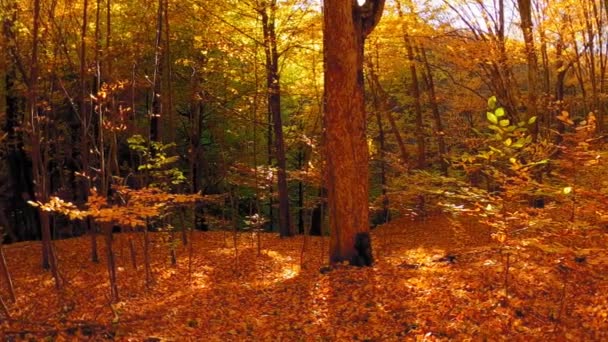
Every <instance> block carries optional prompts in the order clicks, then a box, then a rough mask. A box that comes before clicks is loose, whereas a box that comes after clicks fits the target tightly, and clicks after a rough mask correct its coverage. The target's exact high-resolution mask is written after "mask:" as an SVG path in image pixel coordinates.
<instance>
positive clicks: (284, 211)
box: [260, 0, 294, 237]
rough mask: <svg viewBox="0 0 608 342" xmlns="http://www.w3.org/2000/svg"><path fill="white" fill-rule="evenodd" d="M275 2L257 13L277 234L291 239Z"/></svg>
mask: <svg viewBox="0 0 608 342" xmlns="http://www.w3.org/2000/svg"><path fill="white" fill-rule="evenodd" d="M276 6H277V2H276V0H271V1H270V2H269V3H268V4H266V3H264V5H262V8H261V9H260V14H261V16H262V29H263V31H264V53H265V54H266V86H267V92H268V111H269V113H270V115H271V117H272V126H273V131H274V150H275V158H276V161H277V169H278V170H277V190H278V192H279V234H280V235H281V237H287V236H292V235H293V233H294V232H293V227H292V226H291V215H290V213H289V192H288V188H287V172H286V168H287V165H286V160H285V159H286V158H285V142H284V138H283V122H282V120H283V119H282V117H281V82H280V75H279V54H278V51H277V37H276V32H275V18H274V17H275V13H276Z"/></svg>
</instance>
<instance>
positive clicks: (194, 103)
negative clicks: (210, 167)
mask: <svg viewBox="0 0 608 342" xmlns="http://www.w3.org/2000/svg"><path fill="white" fill-rule="evenodd" d="M203 63H204V61H203ZM199 77H200V75H199V74H198V70H194V72H193V74H192V85H191V88H192V94H191V97H192V98H191V99H190V156H189V159H190V160H189V162H190V184H191V185H192V189H191V190H192V191H191V192H192V193H193V194H196V193H198V192H199V191H201V190H202V187H201V184H200V183H201V175H200V170H201V160H202V158H203V156H202V154H203V153H202V147H201V135H202V133H203V109H204V106H203V101H204V95H203V93H202V90H201V89H200V84H199ZM193 206H194V228H195V229H197V230H202V231H207V230H208V227H207V225H206V224H205V216H204V210H203V205H202V203H200V202H196V203H194V205H193Z"/></svg>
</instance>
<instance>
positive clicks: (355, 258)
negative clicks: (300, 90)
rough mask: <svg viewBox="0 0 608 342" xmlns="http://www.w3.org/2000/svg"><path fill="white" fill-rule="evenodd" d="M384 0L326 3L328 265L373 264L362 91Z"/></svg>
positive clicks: (336, 0) (324, 49) (324, 16)
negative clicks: (368, 46) (367, 44)
mask: <svg viewBox="0 0 608 342" xmlns="http://www.w3.org/2000/svg"><path fill="white" fill-rule="evenodd" d="M383 8H384V1H383V0H376V1H370V0H367V1H365V4H363V5H362V6H359V5H357V2H356V1H354V0H353V1H344V0H325V2H324V6H323V18H324V44H323V51H324V57H325V83H324V84H325V99H326V106H325V117H324V123H325V143H326V146H325V154H326V159H327V170H326V172H327V174H326V180H325V181H326V186H327V192H328V193H327V195H328V197H327V201H328V207H329V213H330V214H329V215H330V216H329V227H330V231H331V238H330V253H329V262H330V263H331V264H337V263H340V262H343V261H348V262H350V263H351V264H353V265H358V266H370V265H371V264H372V263H373V258H372V253H371V240H370V236H369V205H368V202H369V198H368V197H369V184H368V179H369V170H368V167H369V165H368V160H369V154H368V147H367V137H366V115H365V104H364V97H363V95H364V93H363V48H364V40H365V37H366V36H367V35H368V34H369V33H370V32H371V31H372V30H373V28H374V27H375V25H376V24H377V23H378V21H379V20H380V17H381V15H382V10H383Z"/></svg>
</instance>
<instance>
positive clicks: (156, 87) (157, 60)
mask: <svg viewBox="0 0 608 342" xmlns="http://www.w3.org/2000/svg"><path fill="white" fill-rule="evenodd" d="M163 8H164V0H158V13H157V17H156V43H155V46H154V50H155V57H154V77H153V79H152V86H153V90H152V112H151V113H150V141H160V123H161V120H160V118H161V114H162V99H161V84H162V83H161V75H162V73H163V72H162V70H163V63H162V56H163V51H162V37H163V13H164V10H163Z"/></svg>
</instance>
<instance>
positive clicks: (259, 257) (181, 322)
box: [0, 217, 608, 341]
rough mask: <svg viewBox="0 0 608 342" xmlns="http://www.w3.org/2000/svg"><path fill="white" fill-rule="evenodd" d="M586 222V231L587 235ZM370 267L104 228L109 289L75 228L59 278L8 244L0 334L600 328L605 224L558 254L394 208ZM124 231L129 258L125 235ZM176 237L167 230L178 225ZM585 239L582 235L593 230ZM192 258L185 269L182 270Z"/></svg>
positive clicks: (606, 305)
mask: <svg viewBox="0 0 608 342" xmlns="http://www.w3.org/2000/svg"><path fill="white" fill-rule="evenodd" d="M585 234H591V235H590V236H593V239H588V238H585V236H584V235H585ZM372 235H373V242H374V253H375V257H376V264H375V266H374V267H372V268H353V267H347V266H341V267H338V268H336V269H334V270H332V271H330V272H319V269H320V268H321V267H322V266H324V263H325V262H326V260H327V252H326V250H327V246H328V243H329V240H328V238H327V237H325V238H321V237H307V238H304V237H302V236H299V237H295V238H290V239H279V238H278V237H276V235H274V234H261V236H260V241H261V250H260V252H259V253H258V246H257V243H258V239H257V237H256V236H254V235H253V234H252V233H240V234H239V236H238V244H237V248H236V249H235V246H234V240H233V236H232V235H231V233H230V232H195V233H194V235H193V241H192V243H193V245H192V246H193V248H192V259H191V260H190V258H189V248H188V246H183V245H181V242H180V243H179V244H175V243H174V244H173V246H175V248H176V251H177V263H176V265H175V266H172V265H171V258H170V257H169V250H170V248H171V246H172V244H171V243H170V242H169V240H170V236H169V235H168V234H166V233H152V234H151V239H152V241H153V249H152V257H153V260H152V270H153V278H154V282H153V284H150V285H146V281H145V272H144V267H143V265H142V250H143V247H142V246H143V234H141V233H139V234H137V233H130V234H127V233H122V234H116V235H115V244H114V245H115V253H116V256H117V266H118V282H119V284H118V286H119V292H120V293H119V294H120V301H119V302H117V303H114V304H110V302H109V298H108V296H109V289H108V281H107V279H108V277H107V271H106V268H105V260H104V258H103V247H104V245H103V239H101V238H100V239H99V243H100V245H99V251H100V256H101V258H102V260H101V261H100V263H98V264H94V263H92V262H90V261H89V260H88V255H89V254H90V245H89V239H88V238H86V237H82V238H75V239H68V240H61V241H55V246H56V251H57V255H58V257H59V267H60V272H61V275H62V277H63V279H64V280H65V283H66V285H65V287H64V289H63V290H62V291H60V292H57V291H56V290H55V289H54V283H53V280H52V278H51V275H50V274H49V273H48V272H43V271H42V270H41V269H40V253H41V252H40V249H41V246H40V243H38V242H25V243H18V244H13V245H9V246H5V254H6V257H7V262H8V265H9V268H10V271H11V274H12V277H13V281H14V284H15V290H16V293H17V301H16V302H15V303H11V302H7V299H8V296H7V294H6V287H5V285H6V284H0V285H1V287H0V288H1V289H2V291H3V292H0V293H1V295H2V297H3V299H4V300H5V302H7V306H8V308H9V311H10V314H11V319H10V320H7V319H6V317H3V316H2V314H1V312H0V319H2V322H1V323H0V329H1V335H2V336H0V339H2V340H9V341H10V340H28V339H29V340H40V339H44V338H46V339H47V340H51V341H52V340H59V341H62V340H87V339H89V340H104V339H108V340H112V339H113V340H125V341H145V340H148V341H187V340H193V341H203V340H204V341H236V340H238V341H243V340H259V341H266V340H268V341H278V340H282V341H309V340H310V341H333V340H367V341H400V340H416V339H418V340H428V341H433V340H453V339H455V340H466V339H473V340H486V339H488V340H526V341H527V340H597V341H600V340H608V318H607V315H608V281H607V280H608V279H607V278H608V276H607V275H608V252H607V251H606V249H605V247H604V246H606V242H608V238H607V237H608V234H605V233H604V232H602V231H600V230H599V228H598V231H594V232H593V233H591V232H586V233H584V234H583V235H582V236H581V233H580V232H576V238H572V239H566V240H565V241H551V242H550V244H553V245H555V246H558V247H559V246H564V245H566V244H567V245H568V246H569V248H568V251H572V250H576V251H579V252H580V253H574V254H572V253H562V252H560V249H559V248H557V247H556V249H555V250H551V249H550V248H546V243H547V242H546V241H545V242H544V243H545V245H544V246H545V247H543V248H540V247H538V246H536V245H535V244H534V243H526V242H525V241H523V242H522V243H521V244H518V246H517V247H515V248H510V249H508V250H507V249H505V248H500V246H498V245H497V244H496V243H494V242H492V240H491V238H490V231H489V229H488V228H487V227H484V226H482V225H479V224H473V223H471V222H466V221H464V222H462V221H461V222H460V224H459V223H458V222H453V221H449V220H448V219H447V218H444V217H437V218H429V219H427V220H425V221H411V220H407V219H403V220H397V221H394V222H392V223H390V224H387V225H385V226H382V227H380V228H378V229H375V230H374V231H373V233H372ZM129 238H131V239H132V240H133V241H134V242H135V247H136V252H137V268H134V267H133V265H132V263H131V257H130V253H129V248H128V240H129ZM176 238H178V236H176ZM590 240H592V241H590ZM190 270H191V271H190Z"/></svg>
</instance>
